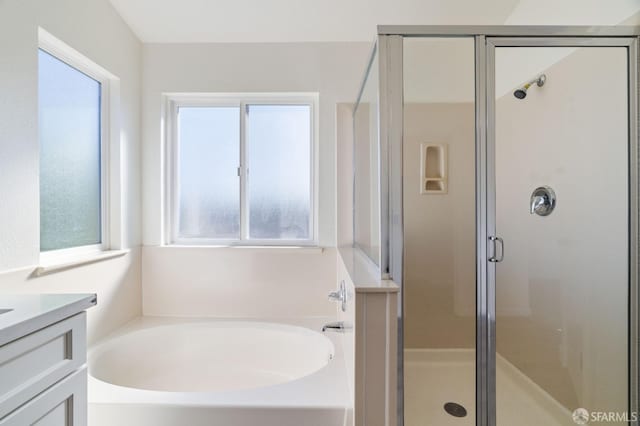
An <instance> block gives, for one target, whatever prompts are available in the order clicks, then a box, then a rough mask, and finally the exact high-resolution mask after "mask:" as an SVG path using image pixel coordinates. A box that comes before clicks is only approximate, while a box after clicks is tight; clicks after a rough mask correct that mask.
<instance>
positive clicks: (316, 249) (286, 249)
mask: <svg viewBox="0 0 640 426" xmlns="http://www.w3.org/2000/svg"><path fill="white" fill-rule="evenodd" d="M161 248H168V249H171V248H178V249H204V250H238V251H248V252H250V251H255V252H273V253H276V252H277V253H308V254H315V253H323V252H324V247H320V246H249V245H247V246H243V245H213V244H212V245H200V244H197V245H196V244H193V245H191V244H168V245H164V246H161Z"/></svg>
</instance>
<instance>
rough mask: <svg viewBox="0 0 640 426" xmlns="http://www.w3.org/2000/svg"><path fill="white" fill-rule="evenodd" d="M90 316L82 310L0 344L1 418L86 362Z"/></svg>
mask: <svg viewBox="0 0 640 426" xmlns="http://www.w3.org/2000/svg"><path fill="white" fill-rule="evenodd" d="M86 317H87V314H86V313H85V312H82V313H80V314H78V315H75V316H73V317H71V318H67V319H66V320H64V321H60V322H58V323H55V324H53V325H50V326H49V327H46V328H43V329H42V330H39V331H36V332H35V333H31V334H29V335H27V336H25V337H22V338H20V339H17V340H14V341H13V342H10V343H7V344H6V345H3V346H1V347H0V419H1V418H3V417H4V416H6V415H8V414H9V413H11V412H13V411H14V410H16V409H17V408H18V407H20V406H21V405H22V404H24V403H25V402H26V401H29V400H30V399H32V398H34V397H36V396H37V395H39V394H40V393H41V392H42V391H43V390H45V389H47V388H49V387H50V386H52V385H54V384H55V383H56V382H58V381H60V380H61V379H63V378H65V377H67V376H68V375H69V374H71V373H73V372H74V371H75V370H77V369H78V368H80V367H81V366H82V365H83V364H84V363H85V362H86V359H87V343H86Z"/></svg>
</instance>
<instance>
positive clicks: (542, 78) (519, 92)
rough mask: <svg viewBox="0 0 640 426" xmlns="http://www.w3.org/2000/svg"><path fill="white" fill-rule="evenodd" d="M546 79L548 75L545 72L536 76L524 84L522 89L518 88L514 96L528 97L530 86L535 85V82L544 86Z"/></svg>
mask: <svg viewBox="0 0 640 426" xmlns="http://www.w3.org/2000/svg"><path fill="white" fill-rule="evenodd" d="M546 81H547V76H546V75H545V74H540V75H539V76H538V77H536V78H534V79H533V80H531V81H530V82H528V83H527V84H525V85H524V86H522V87H521V88H520V89H517V90H516V91H515V92H513V96H515V97H516V98H518V99H524V98H526V97H527V90H529V87H531V86H533V83H535V84H536V85H537V86H538V87H542V86H544V83H546Z"/></svg>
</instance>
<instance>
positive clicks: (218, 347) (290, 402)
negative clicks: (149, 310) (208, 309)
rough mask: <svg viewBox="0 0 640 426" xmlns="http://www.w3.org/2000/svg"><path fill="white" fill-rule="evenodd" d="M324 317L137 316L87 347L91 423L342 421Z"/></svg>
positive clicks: (334, 424)
mask: <svg viewBox="0 0 640 426" xmlns="http://www.w3.org/2000/svg"><path fill="white" fill-rule="evenodd" d="M328 321H329V319H307V320H300V321H284V322H278V323H273V322H258V321H240V320H201V319H175V318H153V317H142V318H139V319H137V320H134V321H133V322H131V323H129V324H128V325H126V326H125V327H123V328H122V329H120V330H118V332H117V333H115V334H114V335H112V336H111V337H109V338H107V339H106V340H104V341H103V342H101V343H99V344H98V345H96V346H95V347H93V348H92V349H91V350H90V351H89V375H90V377H89V426H107V425H108V426H113V425H118V426H129V425H131V426H134V425H135V426H152V425H153V426H184V425H188V426H205V425H206V426H217V425H220V426H222V425H225V426H254V425H256V426H257V425H260V426H271V425H273V426H276V425H277V426H300V425H305V426H316V425H317V426H342V425H343V424H344V418H345V414H346V411H347V410H348V409H349V408H350V406H351V400H352V398H351V397H350V395H349V392H348V389H347V377H346V370H345V365H344V355H343V353H342V349H341V347H340V341H339V335H337V334H333V333H331V334H330V333H326V334H322V333H320V332H318V331H314V330H320V328H321V327H322V324H323V323H325V322H328Z"/></svg>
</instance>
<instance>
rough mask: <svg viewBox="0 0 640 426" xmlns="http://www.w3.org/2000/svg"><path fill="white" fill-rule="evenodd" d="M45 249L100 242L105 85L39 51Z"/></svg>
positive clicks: (41, 168)
mask: <svg viewBox="0 0 640 426" xmlns="http://www.w3.org/2000/svg"><path fill="white" fill-rule="evenodd" d="M38 59H39V73H38V126H39V139H40V249H41V250H42V251H47V250H56V249H63V248H70V247H78V246H86V245H91V244H98V243H100V242H101V239H102V236H101V183H100V161H101V160H100V95H101V85H100V83H99V82H97V81H96V80H94V79H92V78H90V77H88V76H87V75H86V74H83V73H81V72H80V71H78V70H76V69H75V68H72V67H71V66H69V65H67V64H66V63H64V62H62V61H60V60H58V59H56V58H55V57H53V56H51V55H50V54H48V53H46V52H44V51H42V50H40V51H39V52H38Z"/></svg>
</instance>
